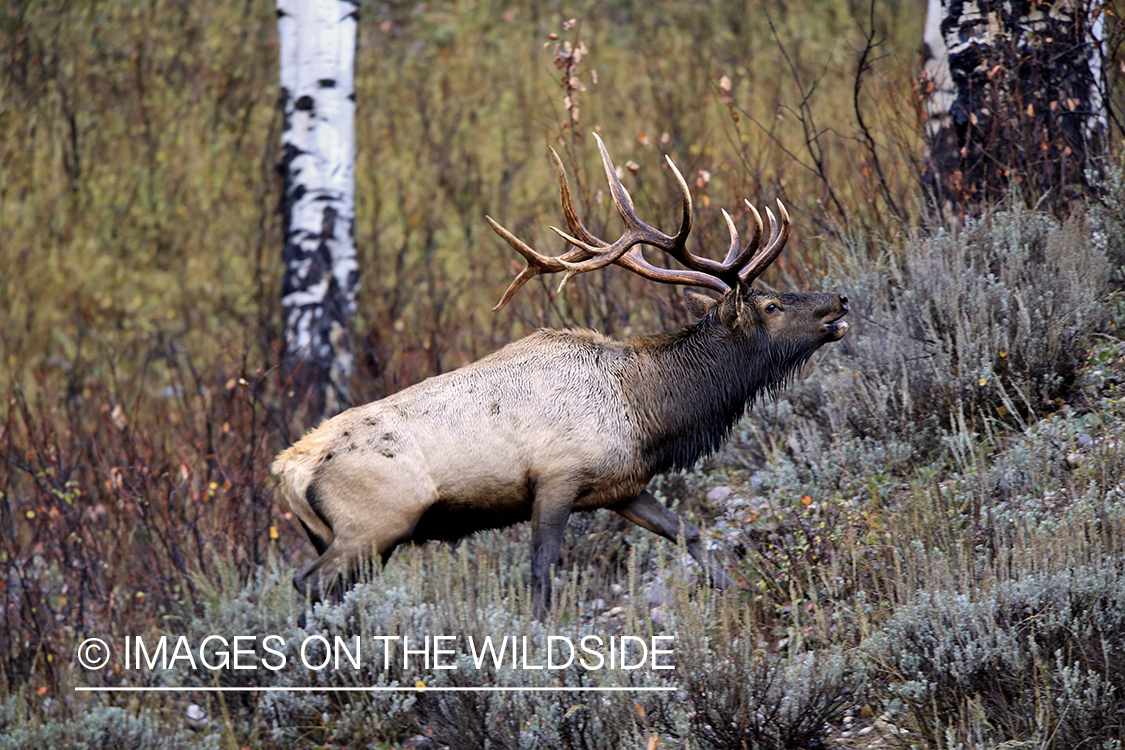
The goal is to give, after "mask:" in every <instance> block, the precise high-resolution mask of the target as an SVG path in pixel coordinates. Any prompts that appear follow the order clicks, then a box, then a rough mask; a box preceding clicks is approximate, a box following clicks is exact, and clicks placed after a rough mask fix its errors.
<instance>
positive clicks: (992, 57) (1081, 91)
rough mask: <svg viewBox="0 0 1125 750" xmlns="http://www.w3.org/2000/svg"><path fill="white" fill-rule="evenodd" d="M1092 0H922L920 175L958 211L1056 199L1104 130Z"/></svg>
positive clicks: (1070, 187) (1099, 34) (1098, 146)
mask: <svg viewBox="0 0 1125 750" xmlns="http://www.w3.org/2000/svg"><path fill="white" fill-rule="evenodd" d="M1103 13H1104V7H1103V4H1102V3H1100V2H1097V0H1060V2H1056V3H1053V4H1051V3H1045V2H1033V1H1030V0H928V9H927V17H926V27H925V38H924V42H925V44H924V58H925V59H924V65H925V71H924V74H923V81H922V91H923V95H924V97H925V104H926V115H927V122H926V141H927V154H926V156H927V170H926V175H925V182H926V183H927V185H928V187H929V188H930V189H931V190H933V192H934V194H935V195H936V196H937V197H938V198H939V200H941V201H942V202H943V203H945V204H946V205H947V206H949V205H952V206H953V207H955V210H958V212H959V211H960V210H963V209H964V208H965V207H966V206H970V205H973V204H978V205H979V204H982V203H984V202H986V201H990V200H995V199H997V198H1000V197H1002V196H1003V195H1005V194H1006V193H1007V191H1008V189H1009V188H1010V187H1011V186H1012V185H1013V184H1020V185H1022V186H1023V187H1024V191H1025V194H1027V195H1028V196H1029V197H1039V196H1042V195H1045V194H1049V199H1050V201H1051V202H1052V203H1056V204H1058V203H1060V202H1065V201H1067V200H1069V199H1070V198H1072V197H1073V193H1074V192H1075V189H1076V188H1078V189H1081V188H1084V187H1086V186H1087V170H1088V169H1089V168H1090V167H1091V166H1092V158H1093V157H1095V156H1097V155H1098V154H1099V153H1101V151H1102V149H1103V148H1104V145H1105V142H1106V138H1107V135H1108V132H1107V131H1108V117H1107V112H1106V102H1105V98H1104V96H1105V75H1104V70H1103V68H1102V65H1103V57H1104V50H1103V45H1102V42H1103V39H1104V30H1103V27H1104V21H1103Z"/></svg>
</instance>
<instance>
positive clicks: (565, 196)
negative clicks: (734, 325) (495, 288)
mask: <svg viewBox="0 0 1125 750" xmlns="http://www.w3.org/2000/svg"><path fill="white" fill-rule="evenodd" d="M594 139H595V140H596V141H597V142H598V150H599V151H600V152H601V155H602V166H603V167H604V168H605V174H606V179H607V180H608V181H609V190H610V194H611V195H612V196H613V203H614V205H615V206H617V212H618V213H619V214H621V218H622V220H623V221H624V222H625V233H624V234H622V235H621V238H620V239H618V240H617V241H616V242H614V243H612V244H611V243H609V242H606V241H605V240H602V239H599V238H598V237H595V236H594V235H593V234H591V232H590V231H589V230H588V229H586V226H585V225H584V224H583V223H582V220H581V219H579V218H578V214H577V213H575V211H574V202H573V200H572V198H571V193H570V183H569V182H568V181H567V179H566V170H565V169H563V165H562V161H561V160H560V159H559V155H558V154H557V153H555V150H554V149H551V159H552V161H553V162H554V165H555V177H556V179H558V182H559V200H560V201H561V203H562V209H563V217H564V218H565V219H566V225H567V229H569V230H570V232H569V234H568V233H567V232H564V231H562V230H561V229H558V228H557V227H551V229H552V230H553V231H554V232H555V233H556V234H558V235H559V236H560V237H562V238H563V239H565V240H566V241H567V242H569V243H570V244H571V245H573V247H572V248H571V249H570V250H568V251H567V252H565V253H563V254H562V255H559V256H547V255H541V254H540V253H538V252H536V251H535V250H534V249H533V248H531V247H529V246H528V245H526V244H525V243H524V242H522V241H521V240H520V239H519V238H517V237H516V236H515V235H513V234H512V233H511V232H509V231H508V230H507V229H505V228H504V227H502V226H500V225H499V224H497V223H496V222H495V221H493V220H492V218H491V217H489V216H485V217H484V218H485V221H487V222H488V224H489V226H491V227H492V229H493V231H495V232H496V233H497V234H498V235H500V236H501V237H502V238H503V239H504V241H505V242H507V243H508V244H509V245H511V246H512V247H513V248H514V249H515V250H516V252H518V253H519V254H520V255H522V256H523V257H524V258H525V259H527V266H526V267H525V268H524V269H523V270H522V271H520V273H519V275H517V276H516V278H515V279H513V280H512V283H511V284H510V285H509V286H508V289H507V291H505V292H504V296H503V297H501V298H500V302H499V303H497V305H496V307H494V308H492V309H493V310H499V309H500V308H502V307H503V306H504V305H506V304H508V301H509V300H510V299H511V298H512V297H513V296H514V295H515V293H516V292H517V291H519V289H520V287H522V286H523V285H524V284H525V283H527V281H528V279H531V278H532V277H534V276H537V275H538V274H541V273H556V272H559V271H563V272H565V274H564V276H563V279H562V282H561V283H560V284H559V290H562V288H563V287H564V286H565V285H566V282H568V281H570V279H571V278H572V277H573V276H576V275H577V274H580V273H585V272H587V271H593V270H596V269H598V268H604V267H605V266H608V265H618V266H621V267H622V268H627V269H629V270H630V271H632V272H633V273H635V274H637V275H639V276H642V277H644V278H646V279H651V280H652V281H657V282H660V283H663V284H685V285H688V286H701V287H705V288H707V289H714V290H715V291H718V292H726V291H728V290H730V289H732V288H734V287H736V286H737V287H743V286H748V285H750V284H751V283H753V281H754V279H756V278H757V277H758V276H760V275H761V273H762V271H764V270H766V268H768V267H769V265H770V264H771V263H773V261H774V260H775V259H776V258H777V256H778V255H779V254H780V253H781V250H782V248H784V247H785V242H786V241H787V240H788V239H789V213H788V212H787V211H786V210H785V206H783V205H781V201H780V200H779V201H778V202H777V209H778V212H779V213H780V214H781V227H780V228H778V224H777V220H776V219H774V217H773V212H771V211H770V210H769V209H768V208H767V209H766V216H767V217H768V218H769V223H770V236H769V239H768V240H767V241H766V245H765V247H762V248H761V249H760V250H759V245H760V244H761V240H762V217H761V216H760V215H759V214H758V212H757V211H756V210H755V209H754V207H753V206H752V205H750V201H744V202H745V203H746V207H747V208H748V209H750V214H751V215H752V216H753V217H754V237H753V239H751V240H750V244H748V245H747V246H746V247H744V248H740V247H739V242H738V230H737V229H736V228H735V226H734V221H733V220H732V219H731V218H730V215H729V214H728V213H727V212H726V210H723V218H724V219H725V220H726V222H727V229H728V230H729V231H730V249H729V250H727V254H726V257H725V258H724V259H723V261H722V262H721V263H720V262H717V261H714V260H711V259H709V258H701V257H699V256H697V255H694V254H692V253H691V251H689V250H688V249H687V246H686V243H687V236H688V233H689V232H691V225H692V206H691V191H690V190H689V189H688V185H687V182H685V181H684V178H683V175H681V174H680V170H678V169H677V168H676V165H675V164H674V163H673V162H672V159H671V157H669V156H665V157H664V159H665V161H667V162H668V166H669V167H671V168H672V174H673V175H675V177H676V182H677V183H678V184H679V186H680V194H681V195H682V197H683V219H682V220H681V222H680V230H679V231H678V232H677V233H676V234H675V236H669V235H667V234H664V233H663V232H661V231H660V230H658V229H656V228H654V227H651V226H649V225H648V224H645V223H644V222H643V221H641V220H640V219H639V218H638V217H637V214H636V212H635V211H634V210H633V199H632V197H631V196H630V195H629V191H627V190H626V189H625V186H624V185H622V184H621V180H620V179H619V178H618V177H617V170H616V168H615V167H614V166H613V161H612V160H610V158H609V153H608V152H607V151H606V149H605V144H604V143H602V139H601V138H599V137H598V135H597V133H595V134H594ZM641 245H649V246H651V247H654V248H656V249H658V250H663V251H664V252H666V253H668V255H670V256H672V257H673V258H675V259H676V260H677V261H678V262H679V263H680V264H681V265H683V266H686V267H687V270H673V269H669V268H659V267H657V266H654V265H652V264H651V263H649V262H648V261H647V260H645V257H644V255H643V253H642V252H641V247H640V246H641Z"/></svg>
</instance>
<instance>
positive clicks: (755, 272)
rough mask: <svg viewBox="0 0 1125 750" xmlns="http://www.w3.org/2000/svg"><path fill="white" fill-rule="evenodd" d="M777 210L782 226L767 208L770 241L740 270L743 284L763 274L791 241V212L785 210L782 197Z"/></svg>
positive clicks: (740, 278)
mask: <svg viewBox="0 0 1125 750" xmlns="http://www.w3.org/2000/svg"><path fill="white" fill-rule="evenodd" d="M777 211H778V213H779V214H781V226H780V228H779V227H778V225H777V220H776V219H774V217H773V212H772V211H770V210H769V209H768V208H767V209H766V216H767V217H768V218H769V221H770V238H769V242H767V243H766V246H765V247H764V248H762V249H761V251H759V252H758V254H757V255H755V256H754V258H753V260H751V261H750V262H749V263H748V264H747V265H746V267H745V268H743V269H742V270H741V271H739V272H738V278H739V280H740V281H741V282H742V283H743V284H746V285H749V284H751V283H753V281H754V279H756V278H758V277H759V276H761V275H762V272H763V271H765V270H766V269H767V268H769V266H770V264H771V263H773V262H774V261H775V260H777V256H779V255H781V251H782V250H784V249H785V243H786V242H788V241H789V229H790V226H789V212H788V211H786V210H785V206H784V205H783V204H782V202H781V200H780V199H778V201H777Z"/></svg>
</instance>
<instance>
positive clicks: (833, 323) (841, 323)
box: [820, 310, 848, 341]
mask: <svg viewBox="0 0 1125 750" xmlns="http://www.w3.org/2000/svg"><path fill="white" fill-rule="evenodd" d="M847 314H848V311H847V310H845V311H844V312H842V313H840V315H839V316H838V317H836V318H833V319H832V320H827V321H825V322H824V323H821V326H820V329H821V332H822V333H824V334H826V336H827V338H828V340H829V341H839V340H840V339H842V338H844V334H845V333H847V332H848V322H847V321H846V320H844V316H845V315H847Z"/></svg>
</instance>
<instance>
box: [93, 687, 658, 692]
mask: <svg viewBox="0 0 1125 750" xmlns="http://www.w3.org/2000/svg"><path fill="white" fill-rule="evenodd" d="M678 689H679V688H676V687H503V686H502V687H76V688H74V691H75V692H83V693H193V692H199V693H253V692H291V693H425V692H427V691H430V692H435V693H579V692H588V693H639V692H669V691H672V690H678Z"/></svg>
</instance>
